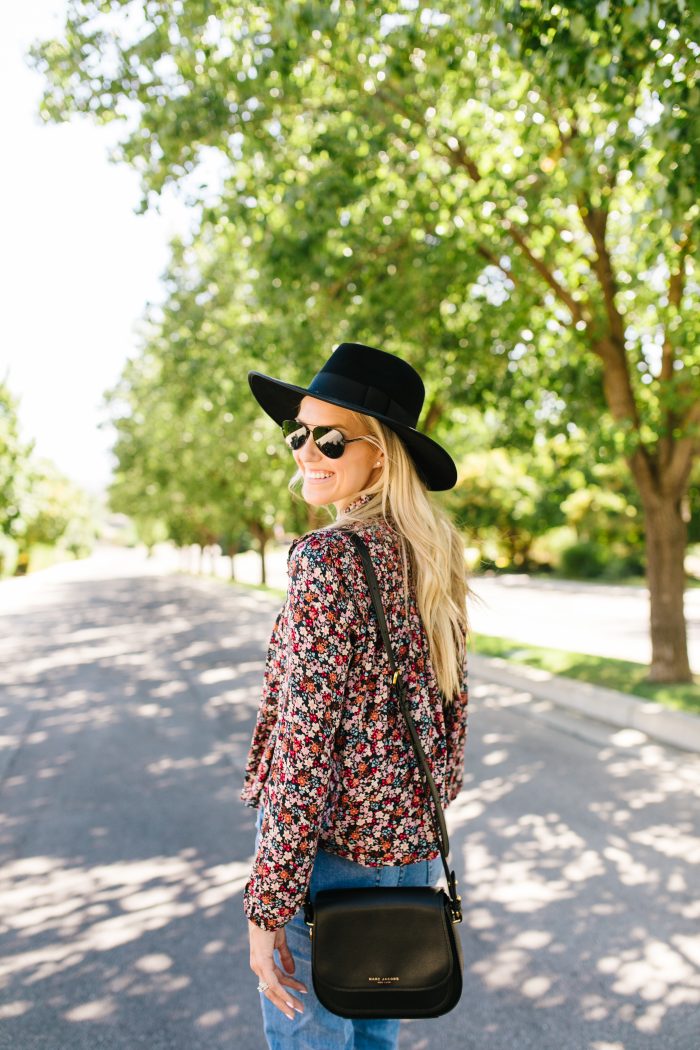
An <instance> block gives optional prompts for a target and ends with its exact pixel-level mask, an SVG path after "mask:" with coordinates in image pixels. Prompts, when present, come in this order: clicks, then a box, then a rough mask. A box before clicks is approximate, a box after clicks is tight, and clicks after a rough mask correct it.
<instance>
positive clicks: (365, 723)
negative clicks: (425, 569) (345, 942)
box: [240, 496, 468, 930]
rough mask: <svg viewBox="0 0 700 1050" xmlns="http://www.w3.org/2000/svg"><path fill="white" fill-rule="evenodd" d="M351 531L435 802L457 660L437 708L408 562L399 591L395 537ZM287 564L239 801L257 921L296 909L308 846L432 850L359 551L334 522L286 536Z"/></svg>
mask: <svg viewBox="0 0 700 1050" xmlns="http://www.w3.org/2000/svg"><path fill="white" fill-rule="evenodd" d="M367 499H369V497H368V496H364V497H361V498H360V499H359V500H357V501H355V503H354V504H352V505H351V506H356V505H357V504H361V503H363V502H365V501H366V500H367ZM355 527H356V528H357V531H358V534H359V535H360V536H361V537H362V538H363V539H364V541H365V543H366V544H367V546H368V549H369V552H370V555H371V557H372V564H373V566H374V570H375V573H376V575H377V580H378V582H379V588H380V592H381V596H382V603H383V606H384V615H385V617H386V621H387V627H388V630H389V635H390V637H391V642H392V647H393V649H394V656H395V659H396V664H397V667H398V669H399V670H400V672H401V677H402V680H403V681H404V682H406V683H407V684H408V686H409V699H410V709H411V714H412V716H413V719H414V721H415V724H416V729H417V731H418V734H419V736H420V740H421V743H422V745H423V749H424V751H425V755H426V758H427V760H428V763H429V765H430V768H431V772H432V774H433V778H434V780H435V784H436V786H437V789H438V791H439V792H440V797H441V801H442V803H443V806H446V805H447V804H448V803H449V802H451V801H452V800H453V799H454V798H455V797H456V796H457V794H458V793H459V791H460V789H461V787H462V779H463V775H464V744H465V739H466V733H467V704H468V688H467V668H466V662H465V667H464V690H463V692H462V693H460V695H459V700H458V701H456V702H455V703H454V704H452V705H448V706H446V708H445V710H444V711H443V706H442V702H441V701H442V697H441V694H440V692H439V690H438V685H437V680H436V678H435V675H434V672H433V670H432V666H431V663H430V658H429V650H428V641H427V636H426V634H425V630H424V628H423V625H422V621H421V619H420V615H419V612H418V606H417V603H416V600H415V595H414V591H413V587H412V584H411V577H410V571H409V580H408V588H407V590H408V601H407V602H405V601H404V580H403V569H402V560H401V549H400V546H399V540H398V536H397V534H396V532H395V531H394V530H393V529H392V527H391V525H390V524H389V523H388V522H387V521H386V520H385V519H383V518H377V519H374V520H372V521H371V522H367V523H363V524H362V526H355ZM287 561H288V575H289V585H288V591H287V599H286V601H285V603H284V605H283V607H282V609H280V611H279V613H278V614H277V617H276V619H275V623H274V626H273V629H272V634H271V637H270V642H269V646H268V651H267V657H266V662H265V671H264V678H263V688H262V698H261V703H260V708H259V711H258V716H257V721H256V726H255V730H254V732H253V738H252V742H251V745H250V750H249V752H248V758H247V762H246V772H245V779H244V785H243V789H242V791H241V794H240V798H241V800H242V801H244V802H245V803H246V805H249V806H255V807H257V806H259V805H260V803H261V802H262V803H263V804H264V817H263V823H262V828H261V836H260V841H259V844H258V849H257V851H256V855H255V859H254V862H253V866H252V870H251V874H250V878H249V879H248V882H247V883H246V886H245V890H244V895H243V907H244V911H245V914H246V915H247V916H248V918H249V919H250V920H251V921H252V922H254V923H255V924H256V925H258V926H260V927H262V928H263V929H266V930H274V929H277V928H279V927H281V926H284V925H286V924H287V923H288V922H289V920H290V919H291V918H292V916H293V915H294V914H295V913H296V911H298V909H299V908H300V907H301V906H302V904H303V900H304V896H305V893H306V888H307V885H308V883H309V880H310V877H311V869H312V867H313V862H314V858H315V855H316V851H317V849H318V848H319V846H322V847H323V849H325V850H327V851H328V852H330V853H336V854H338V855H339V856H341V857H348V858H350V859H351V860H354V861H356V862H357V863H359V864H363V865H367V866H370V867H373V866H379V865H384V864H410V863H413V862H415V861H418V860H425V859H427V858H433V857H435V856H437V855H438V853H439V849H438V845H437V839H436V838H435V834H434V831H433V827H432V823H431V819H430V813H429V809H428V807H429V804H428V801H427V799H426V797H425V792H424V788H423V786H422V783H421V780H420V775H419V772H418V760H417V758H416V755H415V753H414V751H413V748H412V747H411V742H410V737H409V734H408V728H407V726H406V722H405V719H404V718H403V715H402V714H401V709H400V707H399V705H398V700H397V698H396V697H395V695H394V692H393V690H392V689H391V675H390V667H389V660H388V656H387V654H386V652H385V650H384V643H383V641H382V637H381V633H380V630H379V623H378V621H377V618H376V614H375V612H374V608H373V606H372V603H371V598H370V592H369V586H368V583H367V579H366V575H365V571H364V566H363V564H362V560H361V558H360V555H359V552H357V551H356V550H355V548H354V546H353V544H352V542H351V540H350V539H349V538H348V537H347V535H344V534H343V530H341V529H330V530H325V531H319V530H317V531H315V532H310V533H307V534H306V535H304V536H301V537H300V538H299V539H296V540H295V541H294V542H293V543H292V545H291V547H290V549H289V554H288V560H287Z"/></svg>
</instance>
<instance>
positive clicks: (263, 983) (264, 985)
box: [258, 981, 270, 992]
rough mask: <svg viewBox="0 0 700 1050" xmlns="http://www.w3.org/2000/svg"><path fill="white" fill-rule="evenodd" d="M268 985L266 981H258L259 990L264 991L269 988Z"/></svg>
mask: <svg viewBox="0 0 700 1050" xmlns="http://www.w3.org/2000/svg"><path fill="white" fill-rule="evenodd" d="M269 987H270V985H269V984H268V983H267V981H258V991H259V992H264V991H265V989H266V988H269Z"/></svg>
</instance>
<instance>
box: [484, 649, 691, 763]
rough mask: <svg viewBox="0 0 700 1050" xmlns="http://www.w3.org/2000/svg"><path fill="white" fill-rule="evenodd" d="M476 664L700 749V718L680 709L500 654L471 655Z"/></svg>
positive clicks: (509, 681) (605, 718) (605, 717)
mask: <svg viewBox="0 0 700 1050" xmlns="http://www.w3.org/2000/svg"><path fill="white" fill-rule="evenodd" d="M469 662H470V668H473V669H474V673H475V674H476V675H477V676H478V677H479V678H481V679H483V680H486V681H489V680H490V681H492V682H496V683H498V684H499V685H507V686H511V687H512V688H514V689H523V688H526V689H527V690H528V691H529V692H530V693H531V694H532V695H533V696H535V697H538V698H541V699H543V700H549V701H550V703H552V704H554V705H556V706H557V707H564V708H567V709H568V710H570V711H576V712H577V713H578V714H581V715H585V716H588V717H589V718H594V719H596V720H597V721H599V722H606V723H608V724H609V725H613V726H618V727H621V728H623V729H636V730H638V731H639V732H641V733H645V734H646V735H647V736H649V737H651V738H652V739H654V740H658V741H660V742H661V743H663V744H670V745H671V746H672V747H677V748H679V749H680V750H682V751H691V752H694V753H700V716H698V715H693V714H689V713H688V712H687V711H674V710H672V709H669V708H668V707H664V705H663V704H659V703H657V702H656V701H653V700H644V699H642V698H641V697H636V696H630V695H629V694H628V693H621V692H619V691H618V690H617V689H605V688H603V687H602V686H598V685H590V684H589V683H588V682H579V681H576V680H575V679H573V678H565V677H564V676H563V675H555V674H551V673H550V672H549V671H542V670H540V669H539V668H537V667H528V666H527V665H526V664H513V663H509V662H508V661H506V660H503V659H502V658H501V657H499V656H479V655H478V654H475V653H471V654H470V656H469Z"/></svg>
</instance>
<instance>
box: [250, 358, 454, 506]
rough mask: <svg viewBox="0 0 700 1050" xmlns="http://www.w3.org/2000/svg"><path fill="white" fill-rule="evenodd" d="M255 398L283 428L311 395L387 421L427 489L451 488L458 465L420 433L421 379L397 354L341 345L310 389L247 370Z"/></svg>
mask: <svg viewBox="0 0 700 1050" xmlns="http://www.w3.org/2000/svg"><path fill="white" fill-rule="evenodd" d="M248 382H249V384H250V389H251V390H252V391H253V396H254V397H255V399H256V400H257V401H258V403H259V404H260V405H261V406H262V408H263V409H264V410H265V412H266V413H267V414H268V416H271V417H272V419H274V421H275V422H276V423H277V424H278V426H281V425H282V423H283V421H284V420H285V419H293V418H294V416H295V414H296V412H297V410H298V408H299V402H300V401H301V399H302V397H304V396H305V395H309V396H311V397H315V398H318V399H319V400H320V401H328V402H329V403H330V404H331V405H340V406H341V407H342V408H349V409H352V410H354V411H357V412H363V413H364V414H365V415H368V416H374V417H375V418H376V419H379V420H381V421H382V423H386V425H387V426H388V427H390V428H391V429H392V430H394V431H395V432H396V433H397V434H398V435H399V437H400V438H402V439H403V442H404V444H405V445H406V448H407V450H408V452H409V454H410V456H411V457H412V459H413V461H414V463H415V464H416V467H417V468H418V471H419V473H420V474H421V476H422V478H423V481H424V483H425V485H426V487H427V488H429V489H431V490H433V491H442V490H444V489H451V488H454V486H455V485H456V484H457V467H456V465H455V462H454V460H453V459H452V457H451V456H450V455H449V453H448V452H446V451H445V449H444V448H442V446H441V445H438V443H437V442H436V441H433V439H432V438H429V437H427V436H426V435H425V434H421V433H419V431H417V430H416V424H417V423H418V416H419V415H420V412H421V409H422V407H423V401H424V400H425V387H424V385H423V380H422V379H421V377H420V376H419V374H418V372H416V370H415V368H413V366H412V365H409V363H408V362H407V361H404V360H402V359H401V358H400V357H397V356H396V355H395V354H389V353H387V352H386V351H385V350H378V349H377V348H376V347H374V346H365V345H364V344H363V343H341V344H340V346H338V347H336V349H335V350H334V351H333V353H332V354H331V356H330V357H329V358H328V360H327V361H326V363H325V365H323V367H322V368H321V370H320V372H317V373H316V375H315V376H314V377H313V379H312V380H311V382H310V383H309V385H308V387H303V386H294V384H292V383H284V382H282V380H281V379H273V377H272V376H266V375H263V374H262V372H255V371H251V372H248Z"/></svg>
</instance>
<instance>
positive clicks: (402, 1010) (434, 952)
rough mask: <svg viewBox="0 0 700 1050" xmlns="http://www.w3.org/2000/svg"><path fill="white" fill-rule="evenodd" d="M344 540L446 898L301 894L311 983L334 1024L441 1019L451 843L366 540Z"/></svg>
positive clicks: (387, 890) (455, 978) (458, 947)
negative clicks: (424, 803)
mask: <svg viewBox="0 0 700 1050" xmlns="http://www.w3.org/2000/svg"><path fill="white" fill-rule="evenodd" d="M348 535H349V537H350V539H351V540H352V541H353V543H354V544H355V546H356V547H357V549H358V550H359V552H360V554H361V556H362V561H363V564H364V567H365V572H366V575H367V580H368V583H369V589H370V595H371V597H372V603H373V605H374V608H375V611H376V613H377V618H378V620H379V628H380V630H381V633H382V638H383V640H384V646H385V648H386V652H387V655H388V658H389V666H390V668H391V672H392V687H393V688H394V689H395V690H396V695H397V697H398V701H399V705H400V707H401V711H402V712H403V715H404V718H405V719H406V723H407V725H408V731H409V734H410V737H411V743H412V745H413V749H414V751H415V753H416V756H417V758H418V768H419V771H420V775H421V779H422V782H423V787H424V788H425V789H426V796H427V798H428V803H429V810H430V817H431V821H432V825H433V829H434V831H435V837H436V839H437V841H438V844H439V848H440V855H441V857H442V863H443V867H444V869H445V875H446V877H447V886H448V889H449V893H446V892H445V890H444V889H442V888H440V887H436V886H392V887H389V886H377V887H362V888H348V889H342V888H338V889H329V890H319V891H318V893H316V895H315V898H314V901H313V903H312V901H311V896H310V892H309V889H308V888H307V891H306V899H305V901H304V921H305V922H306V924H307V925H308V927H309V934H310V936H311V977H312V981H313V986H314V991H315V993H316V996H317V998H318V1000H319V1002H321V1003H322V1004H323V1006H325V1007H326V1009H327V1010H330V1011H331V1013H334V1014H337V1015H338V1016H340V1017H387V1018H403V1017H439V1016H440V1015H441V1014H445V1013H447V1012H448V1011H449V1010H452V1009H453V1007H455V1006H456V1005H457V1003H458V1002H459V999H460V996H461V994H462V973H463V970H464V958H463V954H462V943H461V940H460V936H459V930H458V928H457V927H458V924H459V923H460V922H461V921H462V903H461V898H460V897H459V896H458V895H457V881H456V878H455V873H454V871H450V870H449V866H448V863H447V857H448V854H449V852H450V844H449V839H448V836H447V827H446V825H445V817H444V814H443V811H442V805H441V803H440V796H439V794H438V790H437V788H436V786H435V781H434V780H433V777H432V775H431V772H430V768H429V766H428V762H427V760H426V757H425V752H424V751H423V747H422V745H421V742H420V738H419V736H418V733H417V732H416V727H415V723H414V721H413V718H412V717H411V713H410V711H409V708H408V699H407V691H408V690H407V686H406V685H405V683H403V682H402V681H401V680H400V677H399V671H398V670H397V668H396V661H395V660H394V652H393V649H392V647H391V641H390V639H389V632H388V630H387V626H386V620H385V618H384V609H383V608H382V600H381V594H380V591H379V585H378V583H377V577H376V575H375V573H374V567H373V565H372V559H371V557H370V554H369V551H368V549H367V546H366V544H365V543H364V541H363V540H361V539H360V537H359V536H357V535H356V534H355V533H348ZM431 798H432V801H433V803H434V807H433V806H432V805H430V800H431ZM436 814H437V822H436V820H435V815H436Z"/></svg>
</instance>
